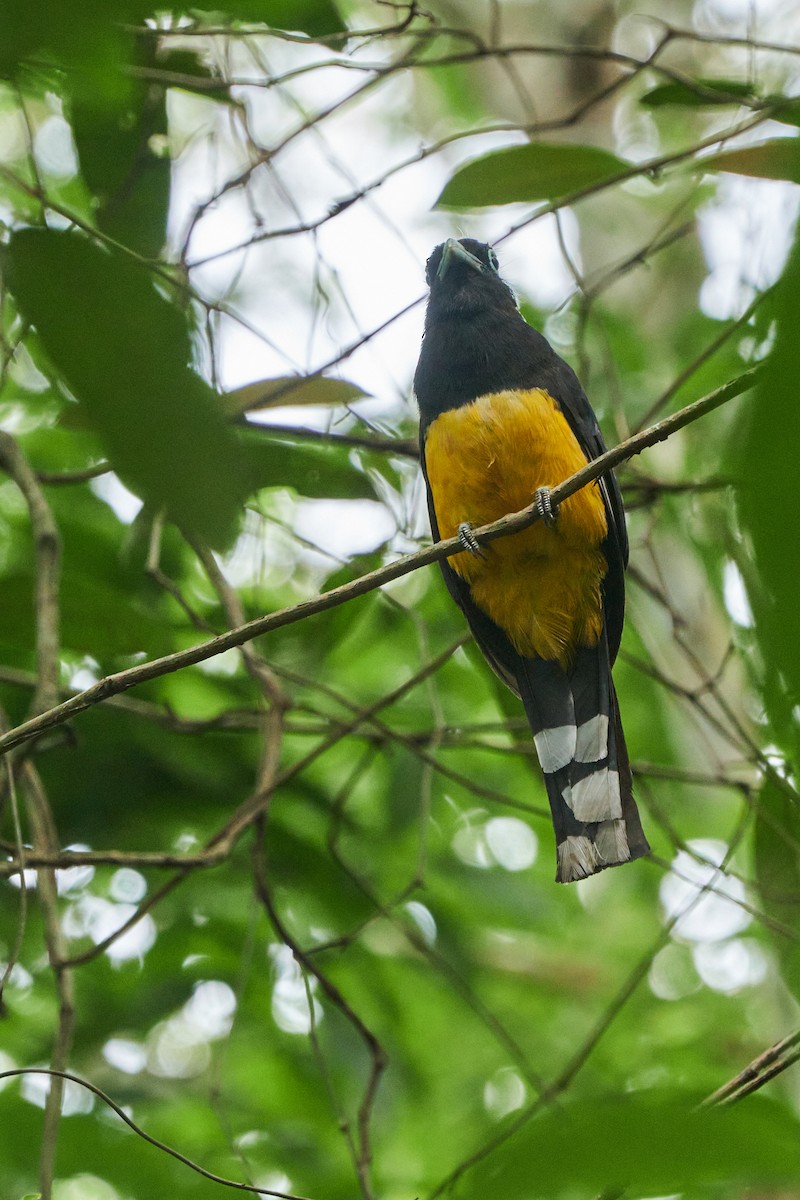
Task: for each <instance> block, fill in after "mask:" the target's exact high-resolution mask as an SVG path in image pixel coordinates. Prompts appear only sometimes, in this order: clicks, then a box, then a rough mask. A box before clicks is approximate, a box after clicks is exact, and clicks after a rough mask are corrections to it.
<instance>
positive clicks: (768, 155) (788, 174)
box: [694, 137, 800, 183]
mask: <svg viewBox="0 0 800 1200" xmlns="http://www.w3.org/2000/svg"><path fill="white" fill-rule="evenodd" d="M694 165H695V166H696V167H699V168H700V170H702V171H729V172H730V173H731V174H733V175H752V176H755V177H756V178H757V179H787V180H788V181H789V182H790V183H800V138H789V137H786V138H772V139H771V140H770V141H768V142H762V143H761V145H760V146H742V147H741V149H739V150H724V151H723V152H722V153H721V154H712V155H711V156H710V157H709V158H701V159H698V160H697V161H696V163H695V164H694Z"/></svg>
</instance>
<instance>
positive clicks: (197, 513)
mask: <svg viewBox="0 0 800 1200" xmlns="http://www.w3.org/2000/svg"><path fill="white" fill-rule="evenodd" d="M7 267H8V279H9V285H10V287H11V288H12V290H13V291H14V293H15V295H16V298H17V302H18V304H19V307H20V310H21V311H22V312H23V313H24V314H25V316H26V318H27V319H28V320H29V321H31V322H32V323H33V324H34V325H35V326H36V329H37V331H38V333H39V336H40V338H41V340H42V343H43V345H44V346H45V348H46V350H47V352H48V354H49V356H50V358H51V359H52V361H53V363H54V365H55V366H56V367H57V369H58V370H59V372H60V373H61V375H62V376H63V377H64V379H65V381H66V383H67V384H68V386H69V388H70V389H71V391H72V392H73V393H74V395H75V396H76V398H77V399H78V401H79V402H80V403H81V404H82V405H83V407H84V408H85V411H86V413H87V416H88V417H89V419H90V421H91V423H92V425H93V426H94V428H95V430H96V431H97V433H98V435H99V436H100V438H101V440H102V441H103V443H104V445H105V448H106V451H107V453H108V456H109V458H110V459H111V461H112V463H113V464H114V467H115V469H116V470H118V471H119V472H120V474H121V475H122V476H123V477H124V479H125V480H126V482H127V483H128V484H129V486H130V487H131V488H132V489H133V490H134V491H136V492H137V493H139V494H140V495H141V496H143V497H144V498H145V499H147V500H149V501H151V502H152V503H153V504H154V505H156V506H157V507H164V508H166V509H167V510H168V511H169V513H170V515H171V516H172V518H173V519H174V520H175V521H177V523H178V524H180V525H182V526H185V527H187V528H189V529H192V530H194V531H195V532H196V533H197V534H199V535H200V536H201V537H204V538H207V539H208V540H209V541H211V542H212V543H213V544H215V545H218V544H220V543H222V542H224V541H225V540H226V538H228V537H229V536H230V534H231V532H232V527H233V524H234V521H235V519H236V517H237V515H238V513H239V510H240V507H241V504H242V501H243V499H244V497H245V495H246V478H245V472H244V470H243V466H244V462H243V457H242V454H241V450H240V447H239V445H238V442H237V440H236V437H235V434H234V433H233V430H231V429H230V428H229V427H228V425H227V423H226V422H225V420H224V418H223V416H222V414H221V413H220V412H219V407H218V402H217V397H216V396H215V394H214V393H213V392H212V390H211V388H210V387H209V386H208V384H207V383H205V381H204V380H202V379H201V378H200V377H199V376H198V375H197V374H196V373H195V372H194V371H193V370H191V368H190V366H189V362H190V359H191V342H190V338H189V331H188V327H187V323H186V317H185V314H184V313H183V312H182V311H181V310H180V309H179V308H177V307H176V306H175V305H174V304H171V303H169V301H167V300H166V299H165V298H164V296H163V295H161V294H160V293H159V292H158V291H157V290H156V288H155V286H154V284H153V280H152V276H151V274H150V272H149V271H148V270H147V269H146V267H144V266H143V265H140V264H139V263H138V262H136V261H134V260H133V259H132V258H130V257H128V256H127V255H125V254H123V253H122V252H120V251H116V250H108V249H106V248H101V247H99V246H97V245H95V244H94V243H92V242H90V241H89V240H88V239H87V238H85V237H82V236H80V235H78V234H74V233H68V232H63V231H56V230H51V229H27V230H22V231H21V232H19V233H16V234H14V235H13V237H12V238H11V241H10V244H9V247H8V251H7ZM88 331H91V337H87V333H88Z"/></svg>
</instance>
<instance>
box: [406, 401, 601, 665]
mask: <svg viewBox="0 0 800 1200" xmlns="http://www.w3.org/2000/svg"><path fill="white" fill-rule="evenodd" d="M425 461H426V467H427V473H428V481H429V483H430V488H431V493H432V495H433V505H434V509H435V512H436V520H437V522H438V525H439V532H440V534H441V536H442V537H452V536H453V535H454V534H456V533H457V532H458V527H459V525H461V524H462V522H464V521H468V522H470V524H472V525H485V524H487V523H488V522H489V521H495V520H497V519H498V518H499V517H502V516H504V515H505V514H506V513H509V512H517V511H518V510H519V509H521V508H525V506H526V505H528V504H530V503H531V501H532V500H533V498H534V494H535V492H536V489H537V488H539V487H554V486H555V485H556V484H557V483H561V481H562V480H564V479H566V478H567V477H568V476H570V475H572V474H574V472H575V471H577V470H578V469H579V468H580V467H582V466H584V465H585V463H586V455H585V454H584V453H583V451H582V450H581V448H580V446H579V444H578V441H577V439H576V437H575V435H574V433H573V432H572V430H571V429H570V427H569V425H568V423H567V421H566V419H565V418H564V416H563V414H562V413H561V411H560V409H559V408H558V406H557V404H556V402H555V401H554V400H553V398H552V397H551V396H550V395H548V393H547V392H545V391H543V390H541V389H540V388H533V389H530V390H525V391H507V392H496V393H494V394H492V395H490V396H481V397H480V398H479V399H477V400H474V401H472V403H470V404H466V405H463V406H462V407H461V408H454V409H450V410H449V411H448V412H445V413H442V414H441V415H440V416H438V417H437V418H436V420H435V421H433V422H432V424H431V425H430V426H429V428H428V432H427V437H426V440H425ZM606 532H607V523H606V515H605V508H604V506H603V500H602V496H601V493H600V489H599V487H598V486H597V484H596V483H593V484H590V485H589V486H588V487H585V488H583V489H582V490H581V491H580V492H577V493H576V494H575V495H574V496H571V497H570V498H569V499H568V500H566V501H565V502H564V503H563V504H562V505H561V506H560V508H559V509H558V519H557V521H556V525H555V527H554V528H552V529H550V528H547V527H546V526H545V525H544V524H542V522H538V523H537V524H536V525H534V526H532V527H531V528H530V529H526V530H523V531H522V532H521V533H517V534H513V535H512V536H511V537H506V538H500V539H499V540H498V541H495V542H492V543H491V544H490V545H488V546H484V552H485V554H486V557H485V558H478V557H476V556H474V555H471V554H466V553H464V554H458V555H455V556H454V557H453V558H451V559H450V560H449V561H450V565H451V566H452V567H453V569H454V570H455V571H457V572H458V574H459V575H460V576H461V577H462V578H463V579H464V580H466V582H467V583H468V584H469V586H470V590H471V592H472V596H473V599H474V600H475V602H476V604H478V606H479V607H480V608H482V609H483V611H484V612H485V613H487V615H488V616H490V617H491V618H492V620H493V621H494V622H495V624H497V625H499V626H500V627H501V629H503V630H504V631H505V632H506V634H507V635H508V637H509V638H510V640H511V642H512V644H513V645H514V647H515V648H516V649H517V650H518V651H519V653H520V654H523V655H525V656H526V657H539V658H546V659H556V660H557V661H558V662H560V663H561V665H562V666H564V667H566V666H568V665H569V663H570V661H571V659H572V658H573V656H574V654H575V651H576V650H577V649H578V647H579V646H586V645H588V646H594V645H596V644H597V641H598V639H599V637H600V633H601V631H602V608H601V597H600V585H601V583H602V580H603V577H604V575H605V573H606V569H607V564H606V560H605V557H604V555H603V554H602V552H601V550H600V545H601V543H602V541H603V539H604V538H605V536H606Z"/></svg>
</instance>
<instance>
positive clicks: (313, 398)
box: [222, 375, 369, 417]
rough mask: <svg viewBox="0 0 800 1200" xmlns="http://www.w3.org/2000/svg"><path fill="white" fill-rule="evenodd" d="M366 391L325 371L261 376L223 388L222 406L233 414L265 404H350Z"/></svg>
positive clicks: (257, 408) (275, 405) (248, 410)
mask: <svg viewBox="0 0 800 1200" xmlns="http://www.w3.org/2000/svg"><path fill="white" fill-rule="evenodd" d="M368 395H369V393H368V392H365V391H362V389H361V388H360V387H358V385H357V384H355V383H348V382H347V380H345V379H327V378H326V377H325V376H324V375H311V376H309V377H308V378H307V379H305V378H303V376H301V375H280V376H278V378H276V379H261V380H259V381H258V383H247V384H245V386H244V387H240V388H236V390H235V391H233V392H226V393H225V395H224V396H223V397H222V405H223V409H224V411H225V412H226V413H228V414H229V415H230V416H232V417H238V416H240V415H241V414H242V413H246V412H258V411H260V410H261V409H264V408H280V407H282V406H283V405H286V404H289V405H295V404H302V405H305V404H324V405H326V406H327V407H329V408H332V407H335V406H337V405H340V404H351V403H352V402H353V400H361V399H363V397H365V396H368Z"/></svg>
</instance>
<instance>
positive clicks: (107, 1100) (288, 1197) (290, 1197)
mask: <svg viewBox="0 0 800 1200" xmlns="http://www.w3.org/2000/svg"><path fill="white" fill-rule="evenodd" d="M23 1075H48V1076H50V1077H51V1078H54V1079H61V1080H66V1081H67V1082H69V1083H74V1084H77V1086H78V1087H82V1088H86V1090H87V1091H89V1092H92V1094H93V1095H95V1096H97V1098H98V1100H102V1101H103V1103H104V1104H107V1105H108V1107H109V1108H110V1109H112V1111H113V1112H115V1113H116V1114H117V1116H118V1117H119V1119H120V1120H121V1121H123V1122H124V1123H125V1124H126V1125H127V1126H128V1128H129V1129H132V1130H133V1132H134V1133H135V1134H136V1136H137V1137H140V1138H142V1140H143V1141H145V1142H149V1144H150V1145H151V1146H155V1148H156V1150H162V1151H163V1152H164V1154H168V1155H169V1156H170V1158H176V1159H177V1160H178V1162H180V1163H183V1165H184V1166H186V1167H189V1168H190V1169H191V1170H192V1171H196V1172H197V1174H198V1175H202V1176H203V1178H204V1179H210V1180H211V1182H212V1183H220V1184H222V1186H223V1187H229V1188H234V1189H235V1190H237V1191H240V1192H250V1193H251V1194H252V1195H254V1196H276V1197H278V1200H311V1198H310V1197H308V1196H298V1195H297V1194H296V1193H294V1192H278V1191H275V1190H274V1189H273V1188H259V1187H254V1186H253V1185H252V1184H250V1183H237V1182H236V1180H235V1179H226V1178H225V1177H224V1176H223V1175H215V1174H214V1172H213V1171H207V1170H206V1169H205V1167H201V1166H199V1165H198V1164H197V1163H196V1162H192V1160H191V1159H190V1158H187V1157H186V1155H185V1154H181V1152H180V1151H179V1150H174V1149H173V1147H172V1146H168V1145H167V1144H166V1142H162V1141H159V1139H158V1138H156V1137H153V1136H152V1135H151V1134H149V1133H145V1131H144V1130H143V1129H142V1127H141V1126H140V1125H137V1124H136V1122H135V1121H134V1120H133V1118H132V1117H130V1116H129V1115H128V1113H127V1112H126V1111H125V1109H124V1108H122V1107H121V1105H119V1104H117V1103H116V1102H115V1101H114V1100H112V1099H111V1097H110V1096H109V1095H108V1093H107V1092H104V1091H103V1090H102V1088H99V1087H97V1086H96V1084H94V1083H89V1081H88V1079H81V1077H80V1076H79V1075H73V1074H71V1072H69V1071H54V1070H48V1069H47V1068H46V1067H15V1068H14V1070H11V1071H0V1079H15V1078H19V1077H21V1076H23Z"/></svg>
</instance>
